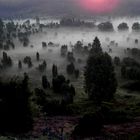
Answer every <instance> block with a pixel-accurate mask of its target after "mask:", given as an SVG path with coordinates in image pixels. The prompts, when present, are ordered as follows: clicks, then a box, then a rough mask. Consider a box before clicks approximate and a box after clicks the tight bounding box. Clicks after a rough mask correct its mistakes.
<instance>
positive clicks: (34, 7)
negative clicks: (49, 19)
mask: <svg viewBox="0 0 140 140" xmlns="http://www.w3.org/2000/svg"><path fill="white" fill-rule="evenodd" d="M76 1H77V0H0V16H11V15H12V16H13V15H24V16H28V15H36V14H40V15H41V14H44V15H66V14H67V15H83V14H87V13H86V11H84V9H82V8H80V7H78V6H77V4H76ZM120 1H121V4H120V6H119V8H118V9H116V11H114V12H112V13H111V12H110V13H108V14H110V15H111V14H115V15H138V14H140V9H139V7H140V0H120ZM88 14H91V15H92V14H93V15H94V13H88Z"/></svg>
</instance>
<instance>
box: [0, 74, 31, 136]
mask: <svg viewBox="0 0 140 140" xmlns="http://www.w3.org/2000/svg"><path fill="white" fill-rule="evenodd" d="M30 95H31V93H30V91H29V89H28V79H27V78H26V77H25V78H24V80H23V81H16V80H12V81H10V82H8V83H0V133H7V132H10V133H18V134H19V133H24V132H27V131H29V130H30V129H31V126H32V115H31V111H30V103H29V98H30Z"/></svg>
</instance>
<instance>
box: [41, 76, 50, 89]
mask: <svg viewBox="0 0 140 140" xmlns="http://www.w3.org/2000/svg"><path fill="white" fill-rule="evenodd" d="M42 86H43V88H44V89H47V88H50V83H49V81H48V79H47V77H46V75H43V76H42Z"/></svg>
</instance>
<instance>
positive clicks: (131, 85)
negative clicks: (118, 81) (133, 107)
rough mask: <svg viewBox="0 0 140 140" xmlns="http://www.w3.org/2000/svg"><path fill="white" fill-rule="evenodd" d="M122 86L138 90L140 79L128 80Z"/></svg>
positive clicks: (139, 88) (139, 89)
mask: <svg viewBox="0 0 140 140" xmlns="http://www.w3.org/2000/svg"><path fill="white" fill-rule="evenodd" d="M122 88H124V89H127V90H130V91H140V81H134V82H128V83H126V84H124V85H123V86H122Z"/></svg>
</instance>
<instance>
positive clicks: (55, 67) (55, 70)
mask: <svg viewBox="0 0 140 140" xmlns="http://www.w3.org/2000/svg"><path fill="white" fill-rule="evenodd" d="M52 75H53V77H54V78H55V77H57V75H58V70H57V66H56V65H54V64H53V66H52Z"/></svg>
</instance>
